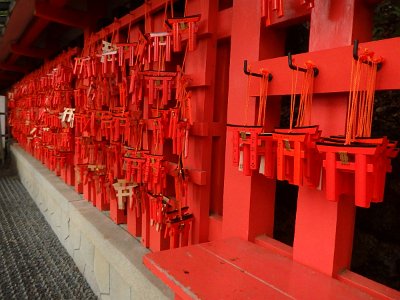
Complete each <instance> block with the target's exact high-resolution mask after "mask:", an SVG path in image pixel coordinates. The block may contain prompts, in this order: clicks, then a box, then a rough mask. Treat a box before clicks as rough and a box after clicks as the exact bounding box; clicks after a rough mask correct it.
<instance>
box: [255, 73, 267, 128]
mask: <svg viewBox="0 0 400 300" xmlns="http://www.w3.org/2000/svg"><path fill="white" fill-rule="evenodd" d="M260 73H261V74H262V77H261V78H260V103H259V106H258V117H257V126H264V125H265V115H266V111H265V110H266V105H267V95H268V74H269V73H268V72H267V71H266V70H263V69H261V72H260Z"/></svg>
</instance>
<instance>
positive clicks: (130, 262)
mask: <svg viewBox="0 0 400 300" xmlns="http://www.w3.org/2000/svg"><path fill="white" fill-rule="evenodd" d="M11 152H12V156H13V159H14V160H15V162H16V166H17V170H18V174H19V176H20V179H21V182H22V183H23V185H24V186H25V188H26V189H27V190H28V192H29V194H30V195H31V197H32V198H33V200H34V201H35V202H36V205H37V206H38V207H39V209H40V211H41V212H42V214H43V215H44V217H45V218H46V220H47V222H48V223H49V224H50V226H51V228H52V229H53V231H54V232H55V234H56V235H57V237H58V239H59V240H60V242H61V243H62V245H63V246H64V247H65V248H66V249H67V251H68V253H69V254H70V255H71V257H72V258H73V259H74V261H75V264H76V265H77V266H78V268H79V270H80V271H81V273H82V274H83V275H84V276H85V278H86V280H87V281H88V283H89V285H90V286H91V288H92V289H93V291H94V293H95V294H96V295H98V296H99V298H101V299H118V300H120V299H171V298H172V297H173V294H172V292H171V291H170V290H169V289H168V288H167V287H166V286H165V285H164V284H163V283H162V282H161V281H160V280H159V279H158V278H156V277H155V276H154V275H153V274H152V273H151V272H150V271H149V270H148V269H147V268H146V267H145V266H144V265H143V263H142V257H143V255H145V254H146V253H148V252H149V250H147V249H146V248H144V247H142V245H141V244H140V243H139V241H137V240H136V239H135V238H134V237H132V236H131V235H130V234H129V233H128V232H126V231H125V230H124V229H123V228H121V227H120V226H118V225H116V224H114V223H113V222H112V221H111V220H110V219H109V218H108V217H107V216H106V215H104V214H103V213H101V212H100V211H98V210H97V209H96V208H95V207H93V206H92V205H91V203H89V202H87V201H86V200H84V199H83V198H82V196H81V195H79V194H78V193H76V192H75V191H74V189H73V188H72V187H70V186H68V185H66V184H65V183H64V182H63V181H62V180H61V179H60V178H58V177H57V176H56V175H54V174H53V173H52V172H51V171H49V170H48V169H47V168H46V167H44V166H43V165H42V164H41V163H40V162H39V161H37V160H36V159H35V158H33V157H32V156H30V155H29V154H27V153H26V152H25V151H24V150H23V149H22V148H21V147H19V146H18V145H17V144H14V145H12V146H11Z"/></svg>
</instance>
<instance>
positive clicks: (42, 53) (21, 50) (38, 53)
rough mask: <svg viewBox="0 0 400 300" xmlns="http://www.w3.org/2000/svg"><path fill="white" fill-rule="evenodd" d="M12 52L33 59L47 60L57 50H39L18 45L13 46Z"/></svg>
mask: <svg viewBox="0 0 400 300" xmlns="http://www.w3.org/2000/svg"><path fill="white" fill-rule="evenodd" d="M11 51H12V52H13V53H16V54H18V55H22V56H27V57H33V58H40V59H45V58H48V57H49V56H50V55H52V54H53V53H54V51H55V49H51V48H46V49H39V48H31V47H24V46H21V45H18V44H14V45H11Z"/></svg>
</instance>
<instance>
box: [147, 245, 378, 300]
mask: <svg viewBox="0 0 400 300" xmlns="http://www.w3.org/2000/svg"><path fill="white" fill-rule="evenodd" d="M144 263H145V265H146V266H147V267H148V268H150V270H151V271H152V272H153V273H154V274H156V275H157V276H158V277H160V278H161V279H162V280H163V281H164V282H165V283H166V284H167V285H168V286H169V287H170V288H171V289H172V290H173V291H174V292H175V293H176V295H177V296H178V297H181V298H182V299H315V298H318V299H371V296H370V295H368V294H367V293H364V292H361V291H359V290H358V289H356V288H353V287H350V286H348V285H346V284H344V283H342V282H340V281H338V280H337V279H333V278H330V277H329V276H326V275H323V274H321V273H318V272H314V271H313V270H311V269H309V268H307V267H305V266H303V265H301V264H298V263H296V262H293V261H292V260H291V259H290V258H288V257H284V256H281V255H278V254H276V253H275V252H273V251H270V250H266V249H264V248H262V247H260V246H258V245H255V244H253V243H250V242H248V241H244V240H242V239H238V238H233V239H225V240H219V241H214V242H210V243H206V244H201V245H194V246H189V247H184V248H180V249H174V250H170V251H166V252H159V253H152V254H148V255H146V256H145V257H144Z"/></svg>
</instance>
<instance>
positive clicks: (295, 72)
mask: <svg viewBox="0 0 400 300" xmlns="http://www.w3.org/2000/svg"><path fill="white" fill-rule="evenodd" d="M298 74H299V69H298V67H297V70H293V71H292V86H291V94H290V120H289V122H290V124H289V128H290V131H292V128H293V122H294V109H295V106H296V89H297V79H298Z"/></svg>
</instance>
